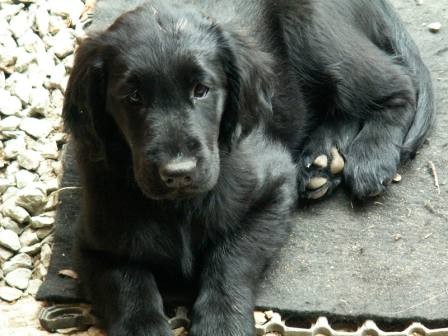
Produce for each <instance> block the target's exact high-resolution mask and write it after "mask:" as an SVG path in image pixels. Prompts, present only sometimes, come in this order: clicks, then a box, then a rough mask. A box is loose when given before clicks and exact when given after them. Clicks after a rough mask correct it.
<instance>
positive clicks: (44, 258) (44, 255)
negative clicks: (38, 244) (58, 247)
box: [40, 244, 51, 268]
mask: <svg viewBox="0 0 448 336" xmlns="http://www.w3.org/2000/svg"><path fill="white" fill-rule="evenodd" d="M50 259H51V248H50V245H48V244H44V245H42V249H41V251H40V261H41V262H42V264H43V265H44V266H45V267H46V268H48V266H49V265H50Z"/></svg>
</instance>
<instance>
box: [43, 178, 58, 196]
mask: <svg viewBox="0 0 448 336" xmlns="http://www.w3.org/2000/svg"><path fill="white" fill-rule="evenodd" d="M44 182H45V187H46V188H47V193H49V192H53V191H55V190H57V189H59V180H58V179H57V178H54V177H51V178H49V179H47V180H45V181H44Z"/></svg>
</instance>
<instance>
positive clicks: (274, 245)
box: [190, 194, 294, 336]
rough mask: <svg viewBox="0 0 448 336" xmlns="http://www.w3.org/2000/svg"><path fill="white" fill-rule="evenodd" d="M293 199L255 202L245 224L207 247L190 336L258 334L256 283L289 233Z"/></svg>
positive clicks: (250, 335) (243, 335)
mask: <svg viewBox="0 0 448 336" xmlns="http://www.w3.org/2000/svg"><path fill="white" fill-rule="evenodd" d="M273 195H276V196H278V195H279V194H273ZM273 198H275V196H273ZM289 201H291V202H294V198H293V197H290V198H289V199H287V198H285V199H283V200H278V199H277V200H272V203H271V202H270V201H268V202H267V203H269V205H267V206H266V208H264V209H260V208H257V207H254V210H253V212H252V214H251V215H249V217H248V218H246V220H245V221H244V223H243V224H242V228H241V229H240V230H238V231H236V232H233V233H228V234H225V235H224V237H223V238H222V239H220V241H219V242H217V243H214V244H213V246H212V247H211V248H210V250H209V251H206V253H205V255H206V259H205V260H204V263H203V270H202V273H201V282H200V291H199V295H198V298H197V300H196V302H195V304H194V307H193V314H192V328H191V332H190V336H211V335H213V336H230V335H231V336H253V335H255V327H254V317H253V309H254V303H255V295H256V287H257V285H258V282H259V281H260V278H261V277H262V275H263V271H264V270H265V269H266V266H267V265H268V264H269V262H270V260H271V259H272V258H273V257H274V256H275V254H276V252H277V250H278V249H279V248H280V247H281V246H282V245H283V243H284V242H285V241H286V239H287V234H288V231H289V227H290V224H291V222H292V219H291V218H292V216H291V214H290V210H289V208H290V205H289V204H288V203H289Z"/></svg>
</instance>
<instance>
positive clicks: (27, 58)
mask: <svg viewBox="0 0 448 336" xmlns="http://www.w3.org/2000/svg"><path fill="white" fill-rule="evenodd" d="M16 51H17V53H16V55H17V60H16V64H15V67H14V70H15V71H17V72H25V71H26V70H27V69H28V67H29V65H30V64H31V63H32V62H33V61H35V60H36V56H35V54H33V53H29V52H28V51H26V50H25V48H23V47H19V48H17V49H16Z"/></svg>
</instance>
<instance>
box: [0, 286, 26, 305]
mask: <svg viewBox="0 0 448 336" xmlns="http://www.w3.org/2000/svg"><path fill="white" fill-rule="evenodd" d="M21 296H22V291H20V290H18V289H15V288H11V287H7V286H3V287H0V299H2V300H4V301H6V302H14V301H17V300H18V299H20V297H21Z"/></svg>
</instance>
